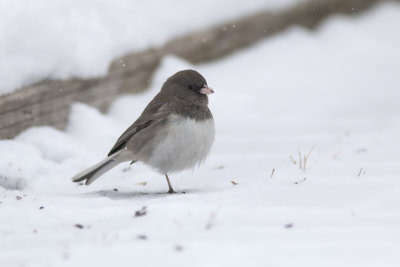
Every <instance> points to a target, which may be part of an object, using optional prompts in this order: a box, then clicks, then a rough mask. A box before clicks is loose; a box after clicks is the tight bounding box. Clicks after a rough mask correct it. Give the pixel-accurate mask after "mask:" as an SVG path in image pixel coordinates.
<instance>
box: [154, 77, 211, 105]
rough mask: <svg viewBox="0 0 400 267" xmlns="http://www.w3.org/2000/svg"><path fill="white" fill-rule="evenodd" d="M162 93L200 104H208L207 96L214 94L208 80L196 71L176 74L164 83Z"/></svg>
mask: <svg viewBox="0 0 400 267" xmlns="http://www.w3.org/2000/svg"><path fill="white" fill-rule="evenodd" d="M161 91H163V93H166V94H169V95H170V96H173V97H175V98H178V99H180V100H183V101H189V102H194V103H196V102H198V103H199V104H202V103H204V104H207V103H208V98H207V95H209V94H212V93H214V91H213V90H212V89H211V88H210V87H208V85H207V81H206V79H204V77H203V76H202V75H201V74H200V73H198V72H197V71H195V70H183V71H180V72H177V73H175V74H174V75H173V76H171V77H169V78H168V80H167V81H166V82H165V83H164V85H163V87H162V88H161Z"/></svg>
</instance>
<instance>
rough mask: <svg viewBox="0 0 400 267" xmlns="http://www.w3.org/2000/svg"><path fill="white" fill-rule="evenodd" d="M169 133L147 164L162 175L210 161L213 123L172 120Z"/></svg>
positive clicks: (209, 121)
mask: <svg viewBox="0 0 400 267" xmlns="http://www.w3.org/2000/svg"><path fill="white" fill-rule="evenodd" d="M167 131H168V134H167V135H165V137H164V138H163V139H162V140H161V142H160V143H159V144H158V145H157V146H156V147H155V149H154V151H153V153H152V155H151V157H150V158H149V160H148V162H147V164H149V165H150V166H152V167H153V168H156V169H157V170H158V171H160V172H161V173H171V172H177V171H182V170H184V169H191V168H194V167H196V166H198V165H200V164H201V163H203V162H204V160H205V159H206V158H207V156H208V154H209V152H210V150H211V146H212V144H213V142H214V138H215V128H214V120H213V119H208V120H205V121H195V120H192V119H187V118H183V117H180V116H172V117H171V120H170V123H169V124H168V130H167Z"/></svg>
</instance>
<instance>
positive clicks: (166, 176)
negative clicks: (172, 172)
mask: <svg viewBox="0 0 400 267" xmlns="http://www.w3.org/2000/svg"><path fill="white" fill-rule="evenodd" d="M165 178H167V183H168V193H169V194H175V193H176V192H175V191H174V189H173V188H172V185H171V182H170V181H169V178H168V175H167V174H165Z"/></svg>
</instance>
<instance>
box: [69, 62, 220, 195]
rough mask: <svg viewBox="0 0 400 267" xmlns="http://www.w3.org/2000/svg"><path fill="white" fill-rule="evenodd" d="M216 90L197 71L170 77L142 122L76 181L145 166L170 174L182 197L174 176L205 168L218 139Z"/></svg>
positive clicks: (170, 189)
mask: <svg viewBox="0 0 400 267" xmlns="http://www.w3.org/2000/svg"><path fill="white" fill-rule="evenodd" d="M212 93H214V90H213V89H212V88H210V87H209V86H208V85H207V81H206V79H205V78H204V77H203V76H202V75H201V74H200V73H199V72H197V71H195V70H191V69H188V70H182V71H179V72H177V73H175V74H174V75H172V76H171V77H169V78H168V79H167V80H166V81H165V82H164V84H163V86H162V87H161V90H160V92H159V93H158V94H157V95H156V96H155V97H154V98H153V100H151V101H150V103H149V104H148V105H147V106H146V108H145V109H144V110H143V112H142V114H141V115H140V116H139V118H138V119H137V120H136V121H135V122H134V123H133V124H132V125H131V126H130V127H129V128H128V129H127V130H126V131H125V132H124V133H122V135H121V136H120V137H119V138H118V140H117V142H116V143H115V145H114V146H113V147H112V148H111V150H110V152H109V153H108V155H107V157H106V158H105V159H104V160H102V161H100V162H99V163H97V164H95V165H94V166H92V167H90V168H88V169H86V170H83V171H81V172H80V173H78V174H76V175H75V176H74V177H72V181H73V182H82V181H85V184H86V185H89V184H91V183H93V182H94V181H95V180H96V179H97V178H99V177H100V176H101V175H103V174H104V173H106V172H107V171H109V170H110V169H112V168H113V167H115V166H117V165H118V164H120V163H122V162H129V161H130V162H131V164H133V163H135V162H142V163H144V164H145V165H148V166H150V167H152V168H153V169H155V170H156V171H158V172H159V173H161V174H164V175H165V178H166V180H167V184H168V193H170V194H173V193H176V192H175V191H174V189H173V187H172V185H171V181H170V179H169V177H168V175H169V174H171V173H175V172H179V171H183V170H186V169H194V168H195V167H196V166H199V165H200V164H202V163H203V162H204V161H205V160H206V158H207V156H208V155H209V153H210V151H211V147H212V145H213V143H214V139H215V125H214V119H213V116H212V114H211V111H210V109H209V108H208V95H209V94H212Z"/></svg>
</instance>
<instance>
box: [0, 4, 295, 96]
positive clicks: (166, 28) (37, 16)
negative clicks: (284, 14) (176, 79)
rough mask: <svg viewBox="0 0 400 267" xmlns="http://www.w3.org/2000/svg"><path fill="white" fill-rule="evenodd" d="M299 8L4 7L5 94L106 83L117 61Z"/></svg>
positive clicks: (0, 22) (0, 63) (0, 73)
mask: <svg viewBox="0 0 400 267" xmlns="http://www.w3.org/2000/svg"><path fill="white" fill-rule="evenodd" d="M299 1H301V0H268V1H260V0H246V1H238V0H219V1H213V0H186V1H183V0H178V1H177V0H146V1H143V0H134V1H133V0H114V1H109V0H96V1H81V0H36V1H34V2H32V1H30V0H20V1H14V0H2V1H0V59H1V60H0V81H1V85H0V94H4V93H7V92H11V91H13V90H15V89H17V88H19V87H21V86H23V85H28V84H30V83H33V82H36V81H38V80H43V79H45V78H61V79H65V78H69V77H82V78H88V77H95V76H99V75H103V74H105V73H106V72H107V69H108V66H109V63H110V62H111V60H112V59H114V58H115V57H117V56H120V55H123V54H126V53H128V52H132V51H138V50H142V49H146V48H148V47H149V46H158V45H162V44H163V43H165V42H166V41H168V40H170V39H171V38H173V37H176V36H180V35H183V34H185V33H189V32H192V31H195V30H199V29H203V28H206V27H208V26H210V25H214V24H216V23H222V22H225V21H227V20H230V19H234V18H238V17H241V16H244V15H246V14H249V13H252V12H256V11H257V10H260V9H267V8H273V9H276V8H283V7H286V6H289V5H292V4H294V3H297V2H299ZM182 22H184V23H182Z"/></svg>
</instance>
